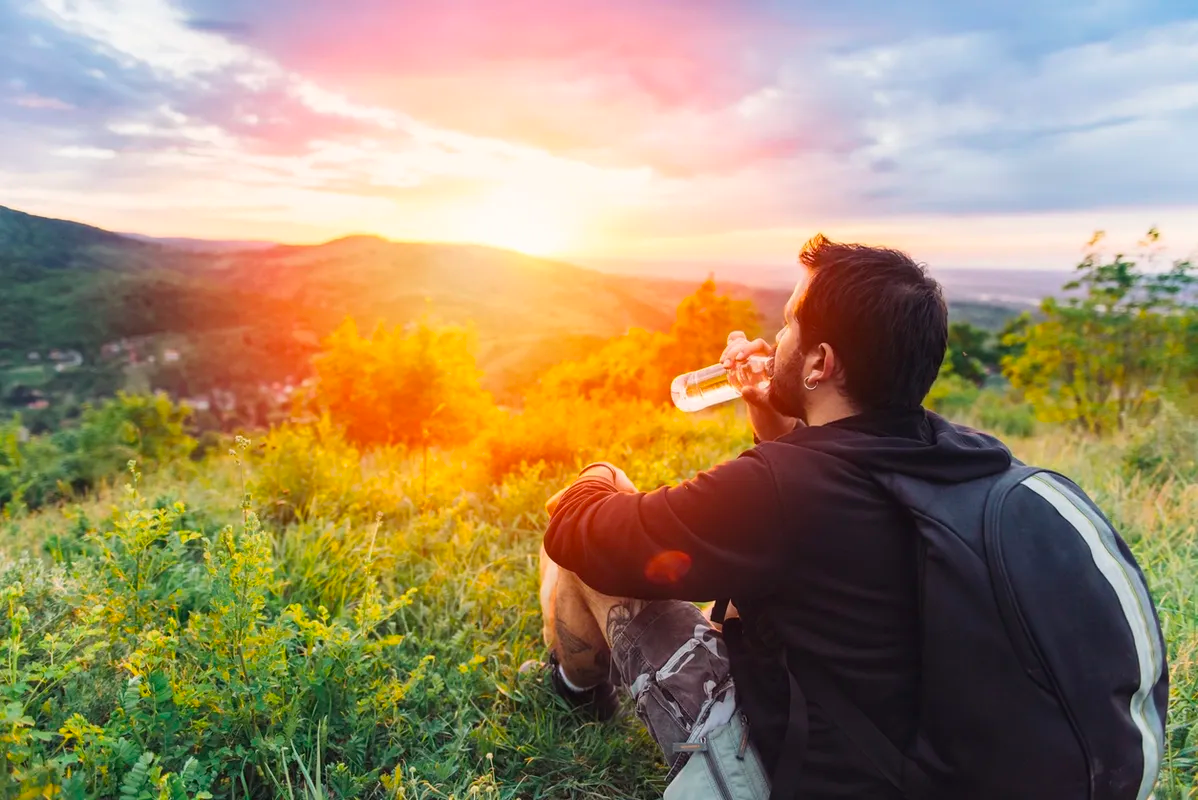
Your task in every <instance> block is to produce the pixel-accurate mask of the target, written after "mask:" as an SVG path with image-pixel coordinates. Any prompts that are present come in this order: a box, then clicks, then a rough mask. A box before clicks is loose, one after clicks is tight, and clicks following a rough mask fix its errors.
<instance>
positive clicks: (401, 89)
mask: <svg viewBox="0 0 1198 800" xmlns="http://www.w3.org/2000/svg"><path fill="white" fill-rule="evenodd" d="M252 30H253V34H252V36H251V37H250V38H249V39H248V40H247V42H248V43H250V44H251V45H252V46H254V47H255V48H258V49H260V50H261V51H263V52H265V53H267V54H269V55H270V56H271V57H273V58H275V59H277V60H278V61H279V62H280V63H281V64H282V65H283V66H285V67H286V68H288V69H291V70H294V71H295V72H297V73H299V74H302V75H304V76H305V77H306V78H309V79H311V80H313V81H317V82H319V83H320V84H321V85H323V86H327V87H329V88H331V89H333V90H335V91H339V92H341V93H343V94H345V95H346V96H347V97H350V98H352V99H353V100H354V101H355V102H361V103H368V104H372V105H381V106H385V107H389V108H393V109H395V110H397V111H401V112H403V113H406V114H410V115H412V116H413V117H416V118H418V119H421V120H424V121H427V122H429V123H432V124H434V125H439V126H443V127H447V128H451V129H454V130H458V131H461V132H464V133H469V134H474V135H481V136H489V137H495V138H499V139H504V140H507V141H514V142H521V143H526V144H531V145H534V146H537V147H541V148H545V149H547V150H550V151H552V152H555V153H559V154H563V155H568V156H571V157H577V158H584V159H586V160H590V161H593V162H596V163H602V164H604V165H621V166H628V165H649V166H653V167H656V168H657V169H659V170H661V171H663V172H667V173H670V174H690V173H694V172H697V171H703V170H708V169H735V168H740V167H743V166H746V165H748V164H751V163H754V162H756V161H758V160H762V159H766V160H769V159H773V158H779V157H785V156H787V155H791V154H793V148H796V147H803V146H813V145H818V144H819V143H820V141H821V140H822V138H824V137H823V136H822V134H821V135H819V136H817V135H815V134H813V133H812V132H810V131H808V132H805V133H802V134H799V135H795V134H794V133H793V132H789V131H780V130H778V128H779V126H778V125H776V124H774V125H767V126H765V128H764V129H763V126H762V123H761V121H760V120H751V119H744V118H739V117H737V116H736V115H735V114H733V113H732V110H733V109H734V107H735V106H736V104H737V103H739V102H741V101H742V100H743V99H744V98H745V97H746V96H749V95H751V94H752V93H753V92H755V91H757V90H759V89H760V88H762V87H765V86H769V85H770V84H771V83H772V82H773V81H774V80H775V78H776V75H775V72H776V68H777V64H776V62H777V58H776V57H777V55H778V53H780V52H781V51H782V49H783V46H784V45H788V46H793V45H794V44H796V43H797V42H798V41H800V40H801V37H799V36H797V35H796V34H795V32H794V31H793V29H790V30H787V29H786V28H785V27H784V26H774V25H773V24H772V21H771V19H770V18H769V16H768V15H767V14H763V13H760V11H757V12H754V13H749V12H748V11H746V10H745V8H744V6H740V5H738V4H733V3H728V2H720V1H719V0H688V2H669V3H656V4H645V3H640V2H630V1H629V0H609V1H608V2H604V3H583V2H571V1H569V0H567V1H566V2H561V1H560V0H559V2H546V1H545V0H507V1H506V2H494V0H491V1H489V2H475V3H427V4H394V3H381V2H378V3H375V2H369V3H354V4H338V5H337V6H336V7H333V6H331V5H328V6H326V5H324V4H321V5H316V6H313V7H311V8H310V9H305V13H304V14H303V15H286V16H285V15H283V14H273V15H272V16H271V18H270V20H269V22H263V23H261V24H253V26H252ZM792 122H793V121H792Z"/></svg>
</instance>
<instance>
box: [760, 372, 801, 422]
mask: <svg viewBox="0 0 1198 800" xmlns="http://www.w3.org/2000/svg"><path fill="white" fill-rule="evenodd" d="M786 366H789V365H782V366H781V368H779V369H775V370H774V377H773V378H772V379H771V380H770V388H769V391H768V392H767V393H766V397H767V398H768V399H769V402H770V405H771V406H772V407H773V409H774V410H775V411H777V412H778V413H779V414H781V415H783V416H785V417H794V418H796V419H799V420H802V422H803V424H807V390H806V389H805V388H804V387H803V380H802V378H800V377H799V376H798V374H797V373H798V371H797V370H790V369H786Z"/></svg>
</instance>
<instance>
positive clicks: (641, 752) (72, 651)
mask: <svg viewBox="0 0 1198 800" xmlns="http://www.w3.org/2000/svg"><path fill="white" fill-rule="evenodd" d="M524 413H525V416H523V417H520V418H516V419H513V420H512V421H510V422H509V423H508V424H506V425H504V426H501V427H500V428H498V429H496V430H494V431H492V432H491V433H489V434H488V435H487V436H486V437H484V438H483V440H481V441H480V442H479V443H477V444H476V445H475V446H473V447H468V448H463V449H459V450H453V451H438V452H436V453H434V457H433V458H432V459H431V461H430V466H429V469H428V470H427V472H426V471H425V469H424V466H423V461H422V459H421V457H420V453H419V451H414V452H408V451H405V450H403V449H398V448H393V449H388V450H380V451H374V452H371V453H366V454H363V453H361V452H359V451H357V450H356V449H354V448H353V447H351V446H350V445H348V444H347V443H346V442H345V441H344V440H343V439H341V437H340V436H339V434H338V433H337V432H336V431H335V430H334V429H332V428H331V427H329V426H323V427H322V426H316V427H312V428H298V427H297V428H284V429H280V430H278V431H275V432H274V433H272V434H270V435H269V436H266V437H264V438H263V439H261V440H260V441H254V442H252V443H244V444H243V446H242V447H240V448H238V449H236V450H235V454H234V455H225V456H221V457H219V458H215V457H214V458H212V459H211V460H210V461H208V462H207V463H205V464H203V465H201V466H200V468H199V469H198V471H197V472H196V474H195V476H194V477H192V478H188V479H184V478H182V477H176V476H172V475H170V474H169V473H161V474H157V475H150V476H147V477H146V478H144V479H141V480H140V481H138V480H136V479H135V478H136V476H134V475H130V476H129V478H128V479H127V481H126V483H127V484H136V488H135V489H128V488H125V487H124V486H121V485H116V486H113V487H107V488H103V489H101V491H100V492H99V494H97V495H95V496H92V497H90V498H87V499H84V500H82V501H80V502H76V503H72V504H70V505H64V506H60V507H55V508H50V509H47V510H45V511H43V512H40V513H36V514H35V513H27V512H19V513H17V514H16V515H15V516H11V517H10V518H9V519H7V520H5V521H3V523H2V524H3V530H2V531H0V543H2V545H3V550H4V553H5V554H6V559H7V560H6V561H5V562H4V563H3V564H2V565H0V694H2V695H3V696H2V698H0V699H2V701H3V705H2V706H0V707H2V709H3V710H2V711H0V714H3V716H4V718H3V719H2V720H0V751H2V755H0V757H3V758H4V759H6V760H7V762H8V763H7V769H6V772H5V778H4V780H6V781H7V782H8V783H7V784H6V785H4V786H3V787H0V797H15V796H20V795H21V793H25V796H30V797H37V796H53V793H54V792H60V793H61V796H64V797H122V798H138V797H147V798H150V797H154V798H157V797H171V798H175V797H184V796H192V797H200V796H212V797H237V798H241V797H263V798H265V797H288V798H293V797H303V798H324V797H330V798H332V797H336V798H345V797H402V798H447V797H450V796H454V797H459V798H461V797H489V798H500V797H503V798H515V797H521V798H561V797H595V798H598V797H655V796H660V793H661V791H662V789H663V777H664V769H663V767H662V765H661V762H660V760H659V759H658V757H657V756H656V753H655V749H654V747H653V746H652V744H651V743H650V741H649V740H648V738H647V737H646V735H645V734H644V732H643V731H642V730H641V728H640V726H639V725H638V724H637V723H636V722H635V720H634V719H631V718H630V717H629V716H625V718H624V719H623V720H622V721H620V722H618V723H616V724H614V725H600V724H596V723H583V722H581V721H580V720H579V719H578V718H577V717H575V716H573V715H571V714H570V713H568V712H567V710H566V709H564V708H563V707H562V705H561V703H560V702H559V701H558V700H557V698H556V697H555V696H554V695H553V694H552V693H551V692H550V691H548V690H547V689H546V688H545V686H543V685H542V683H541V681H540V680H539V677H538V675H537V674H536V673H523V674H522V673H520V672H519V671H518V668H519V666H520V665H521V664H522V663H524V662H525V661H527V660H529V659H539V658H543V656H544V652H543V646H542V644H541V642H540V638H539V637H540V628H541V623H540V618H539V610H538V607H537V591H536V589H537V587H536V580H537V578H536V575H537V570H536V554H537V547H538V541H539V537H540V535H541V532H542V530H543V526H544V524H545V517H544V512H543V503H544V500H545V498H546V497H547V496H548V495H549V494H550V493H552V491H554V490H556V489H557V488H559V487H560V485H562V483H563V482H564V481H566V480H568V478H569V476H570V474H571V473H572V471H573V469H574V468H575V467H577V466H578V464H579V463H580V462H582V461H584V460H589V459H591V458H593V457H598V456H606V457H609V458H610V459H611V460H613V461H617V462H619V463H621V465H623V466H624V467H625V468H626V470H627V472H628V474H629V476H630V477H631V478H632V479H633V480H634V481H635V482H637V483H638V485H640V486H641V487H642V488H652V487H655V486H658V485H661V484H665V483H669V482H673V481H676V480H678V479H681V478H685V477H688V476H690V475H693V474H694V473H695V472H697V471H698V470H700V469H703V468H705V467H707V466H710V465H711V464H714V463H717V462H719V461H721V460H723V459H726V458H729V457H731V456H734V455H735V454H737V453H739V452H740V451H741V450H742V449H744V448H745V447H748V446H749V445H750V439H749V431H748V427H747V424H746V422H745V420H744V419H743V417H739V416H737V415H736V414H735V413H732V412H730V411H727V410H725V411H722V412H719V413H711V414H703V415H683V414H679V413H673V412H662V411H659V410H655V409H651V408H649V407H644V406H627V407H618V408H613V409H609V410H608V411H606V412H603V413H600V412H595V411H590V412H584V411H581V410H577V411H575V410H571V409H560V408H559V409H556V410H554V409H542V410H539V411H538V410H536V409H530V410H528V411H526V412H524ZM580 427H581V429H582V430H583V431H584V433H583V434H582V435H579V434H577V433H571V432H570V431H576V430H578V429H579V428H580ZM1172 430H1173V429H1162V430H1159V431H1152V432H1151V435H1152V436H1157V437H1162V438H1163V439H1164V440H1166V441H1168V440H1169V437H1170V436H1172V435H1174V434H1173V433H1172ZM1177 435H1180V434H1177ZM555 437H567V438H566V441H567V443H568V445H569V446H568V447H561V446H558V445H557V444H554V443H553V441H554V439H555ZM569 437H572V438H569ZM547 441H548V442H550V444H546V442H547ZM1147 441H1149V437H1148V434H1147V433H1145V434H1143V435H1142V436H1141V438H1139V439H1136V438H1135V437H1129V438H1127V439H1126V440H1121V441H1108V442H1094V441H1086V440H1081V439H1077V438H1073V437H1072V436H1070V435H1068V434H1065V433H1061V432H1055V431H1053V432H1043V433H1041V435H1039V436H1037V437H1033V438H1026V439H1018V440H1015V441H1013V442H1012V446H1013V448H1014V449H1015V451H1016V453H1017V454H1018V455H1019V456H1020V457H1021V458H1023V459H1024V460H1027V461H1030V462H1033V463H1040V464H1044V465H1045V466H1050V467H1054V468H1057V469H1060V470H1062V471H1063V472H1065V473H1067V474H1069V475H1071V476H1073V477H1074V478H1075V479H1076V480H1077V481H1078V482H1079V483H1080V484H1081V485H1082V486H1083V487H1084V488H1085V489H1086V490H1087V491H1089V492H1090V493H1092V494H1093V495H1094V497H1095V499H1096V500H1098V502H1099V503H1100V504H1101V505H1102V506H1103V508H1104V509H1106V510H1107V511H1108V513H1109V514H1110V515H1111V516H1112V518H1113V519H1114V520H1115V522H1116V524H1117V525H1119V527H1120V528H1121V530H1122V531H1123V532H1124V533H1125V535H1126V536H1127V537H1128V539H1129V541H1130V543H1131V546H1132V547H1133V549H1134V550H1135V552H1136V554H1137V556H1138V557H1139V558H1140V560H1141V563H1142V564H1143V566H1144V568H1145V570H1146V572H1147V574H1148V577H1149V581H1150V583H1151V586H1152V590H1153V592H1154V595H1155V597H1156V599H1157V601H1158V603H1159V606H1160V609H1161V615H1162V620H1163V622H1164V625H1165V629H1166V633H1167V636H1168V640H1169V652H1170V658H1171V661H1172V665H1173V674H1172V677H1173V689H1172V692H1173V694H1172V711H1171V714H1170V720H1169V733H1170V749H1169V754H1168V758H1167V762H1166V765H1165V770H1164V773H1163V775H1162V779H1161V784H1160V787H1159V788H1158V791H1157V796H1158V797H1159V798H1184V797H1196V796H1198V791H1196V790H1195V776H1196V775H1198V765H1196V749H1195V744H1196V738H1198V666H1196V663H1195V659H1196V657H1198V616H1196V614H1198V597H1196V594H1198V530H1196V527H1195V526H1196V524H1198V489H1196V488H1195V486H1194V484H1193V482H1192V481H1190V480H1187V479H1185V478H1184V477H1183V475H1182V474H1175V473H1174V472H1171V471H1170V470H1168V469H1163V468H1161V465H1160V464H1149V463H1147V462H1145V461H1144V460H1143V454H1144V452H1145V447H1146V446H1147V445H1144V442H1147ZM1174 444H1178V449H1179V452H1181V451H1184V450H1185V448H1186V446H1187V445H1185V443H1184V442H1181V443H1174ZM1154 447H1156V446H1155V445H1154ZM1158 449H1159V448H1158ZM1154 452H1155V451H1154Z"/></svg>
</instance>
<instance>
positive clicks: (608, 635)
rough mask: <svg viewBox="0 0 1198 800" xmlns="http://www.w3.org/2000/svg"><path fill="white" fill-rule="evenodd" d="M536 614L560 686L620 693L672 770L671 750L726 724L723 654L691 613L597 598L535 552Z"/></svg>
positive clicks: (729, 700) (731, 708)
mask: <svg viewBox="0 0 1198 800" xmlns="http://www.w3.org/2000/svg"><path fill="white" fill-rule="evenodd" d="M541 608H542V612H543V614H544V619H545V625H544V631H543V632H544V636H545V643H546V644H547V645H548V646H549V648H550V649H551V650H552V651H553V652H554V653H555V654H556V656H557V659H558V661H559V663H560V665H561V666H560V669H561V671H562V673H563V674H564V676H565V678H566V682H567V685H571V684H572V685H573V688H578V689H587V688H590V687H593V686H595V685H596V683H600V682H603V681H611V682H613V683H618V684H619V685H621V686H624V687H626V688H627V689H628V690H629V691H630V692H631V694H632V697H633V699H634V700H635V702H636V713H637V716H639V717H640V718H641V720H642V721H643V722H644V723H645V726H646V727H647V728H648V730H649V733H650V735H651V736H653V738H654V739H655V740H656V741H657V743H658V745H659V746H660V747H661V748H662V752H663V753H664V755H665V758H666V761H667V762H668V763H670V764H671V765H672V766H674V767H676V768H680V767H681V766H682V763H683V759H680V758H679V756H680V754H679V753H677V752H675V749H674V746H675V745H677V744H683V743H685V742H695V741H698V739H699V738H700V737H702V736H705V735H707V734H708V733H710V732H711V731H713V730H715V729H716V728H718V727H720V726H722V725H724V724H725V723H727V722H729V721H730V720H731V719H732V717H733V715H734V713H735V711H736V698H735V694H734V691H733V687H732V679H731V676H730V673H729V669H728V656H727V651H726V650H725V649H724V642H723V639H722V638H721V636H720V634H719V633H718V631H716V630H715V629H714V628H712V626H711V624H710V622H709V621H708V620H707V619H706V618H705V617H704V615H703V614H702V613H701V612H700V611H699V609H697V608H696V607H695V606H694V605H692V604H690V603H686V602H682V601H674V600H670V601H653V602H650V601H645V600H634V599H630V598H621V597H610V596H608V595H604V594H601V593H599V592H596V591H595V590H594V589H591V588H590V587H589V586H587V585H586V584H585V583H583V582H582V580H581V579H580V578H579V577H578V576H577V575H575V574H574V573H572V572H569V571H568V570H564V569H561V568H560V567H558V566H557V565H556V564H554V563H553V562H552V561H551V560H550V559H549V558H548V556H546V554H545V552H544V550H542V551H541Z"/></svg>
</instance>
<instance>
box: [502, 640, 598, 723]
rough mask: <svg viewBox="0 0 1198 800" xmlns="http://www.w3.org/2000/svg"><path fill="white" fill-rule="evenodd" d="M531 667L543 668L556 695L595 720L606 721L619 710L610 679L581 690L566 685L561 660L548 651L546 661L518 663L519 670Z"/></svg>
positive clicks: (527, 669)
mask: <svg viewBox="0 0 1198 800" xmlns="http://www.w3.org/2000/svg"><path fill="white" fill-rule="evenodd" d="M533 669H541V670H544V672H545V673H546V674H547V675H548V677H549V685H550V686H552V687H553V691H554V692H556V693H557V695H558V697H560V698H562V699H563V700H565V701H566V703H567V704H568V705H569V706H570V707H571V708H573V709H574V710H575V711H578V712H579V713H580V714H582V715H584V716H586V717H589V718H591V719H593V720H595V721H596V722H607V721H608V720H610V719H613V718H614V717H615V716H616V714H617V713H618V712H619V710H620V695H619V693H618V692H617V691H616V687H615V685H613V684H612V683H611V682H610V681H604V682H603V683H600V684H598V685H597V686H592V687H591V688H590V689H584V690H582V691H581V692H580V691H576V690H574V689H571V688H570V687H569V686H567V685H566V682H565V681H564V680H563V679H562V670H561V662H559V661H558V660H557V654H556V653H553V652H550V653H549V661H548V662H547V663H546V662H541V661H525V662H524V663H523V664H521V665H520V672H530V671H532V670H533Z"/></svg>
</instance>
